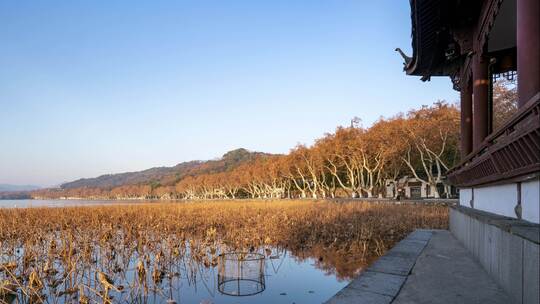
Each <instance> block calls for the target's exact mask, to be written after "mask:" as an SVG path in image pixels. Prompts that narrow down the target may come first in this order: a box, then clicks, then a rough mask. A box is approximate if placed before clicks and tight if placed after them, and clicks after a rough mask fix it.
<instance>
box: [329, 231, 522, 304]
mask: <svg viewBox="0 0 540 304" xmlns="http://www.w3.org/2000/svg"><path fill="white" fill-rule="evenodd" d="M326 303H327V304H349V303H355V304H363V303H365V304H390V303H393V304H409V303H411V304H412V303H420V304H421V303H434V304H437V303H463V304H469V303H471V304H472V303H494V304H498V303H501V304H503V303H505V304H506V303H512V302H511V301H510V299H509V297H508V296H507V294H506V293H505V292H504V291H503V290H502V289H501V288H500V287H498V286H497V284H496V283H495V281H494V280H493V279H491V278H490V277H489V275H488V274H487V272H485V271H484V269H483V268H482V267H481V265H480V264H478V262H476V261H475V260H474V259H473V257H472V255H471V254H470V253H469V252H468V251H467V250H466V249H465V248H464V247H463V246H461V244H460V243H459V242H458V241H457V240H456V239H455V238H454V237H453V236H452V235H451V234H450V232H449V231H446V230H416V231H415V232H413V233H411V234H410V235H409V236H408V237H407V238H405V239H404V240H402V241H401V242H399V243H398V244H397V245H396V246H395V247H394V248H392V249H391V250H390V251H388V253H387V254H386V255H384V256H382V257H381V258H379V259H378V260H377V261H376V262H375V263H373V265H371V266H370V267H369V268H368V269H367V270H366V271H364V272H363V273H362V274H361V275H360V276H359V277H358V278H356V279H355V280H353V281H352V282H351V283H350V284H349V285H348V286H347V287H345V288H344V289H343V290H341V291H340V292H338V293H337V294H336V295H335V296H334V297H332V298H331V299H330V300H328V301H327V302H326Z"/></svg>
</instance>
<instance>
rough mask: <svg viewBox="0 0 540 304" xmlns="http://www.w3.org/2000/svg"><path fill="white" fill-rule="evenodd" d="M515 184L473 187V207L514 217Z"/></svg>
mask: <svg viewBox="0 0 540 304" xmlns="http://www.w3.org/2000/svg"><path fill="white" fill-rule="evenodd" d="M516 204H517V185H516V184H515V183H514V184H508V185H497V186H488V187H481V188H474V208H475V209H480V210H484V211H488V212H491V213H495V214H499V215H504V216H508V217H513V218H515V217H516V213H515V211H514V207H516Z"/></svg>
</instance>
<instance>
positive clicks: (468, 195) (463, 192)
mask: <svg viewBox="0 0 540 304" xmlns="http://www.w3.org/2000/svg"><path fill="white" fill-rule="evenodd" d="M471 199H472V189H470V188H461V189H459V204H460V205H461V206H465V207H469V208H471V204H470V202H471Z"/></svg>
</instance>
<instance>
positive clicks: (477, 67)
mask: <svg viewBox="0 0 540 304" xmlns="http://www.w3.org/2000/svg"><path fill="white" fill-rule="evenodd" d="M488 77H489V75H488V59H487V58H486V57H484V56H482V55H481V54H478V53H477V54H475V55H474V58H473V148H474V149H475V150H476V149H478V147H480V145H481V144H482V141H483V140H484V138H486V137H487V136H488V95H489V94H488V90H489V79H488Z"/></svg>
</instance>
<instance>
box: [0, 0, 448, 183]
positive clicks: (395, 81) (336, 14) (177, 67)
mask: <svg viewBox="0 0 540 304" xmlns="http://www.w3.org/2000/svg"><path fill="white" fill-rule="evenodd" d="M410 44H411V41H410V11H409V1H407V0H401V1H396V0H386V1H354V0H350V1H340V0H336V1H329V0H328V1H314V0H309V1H308V0H306V1H290V0H287V1H275V0H273V1H199V0H197V1H144V3H143V1H52V0H47V1H1V2H0V130H1V131H0V183H12V184H38V185H54V184H58V183H61V182H64V181H69V180H73V179H77V178H80V177H93V176H97V175H101V174H106V173H114V172H123V171H133V170H141V169H145V168H149V167H152V166H163V165H167V166H170V165H174V164H176V163H179V162H182V161H187V160H192V159H211V158H216V157H219V156H220V155H222V154H223V153H225V152H226V151H228V150H231V149H234V148H239V147H244V148H247V149H250V150H257V151H265V152H272V153H285V152H287V151H288V150H289V149H290V148H291V147H293V146H294V145H295V144H297V143H306V144H311V143H312V142H313V140H314V139H316V138H318V137H321V136H322V135H323V134H324V133H325V132H330V131H333V130H334V129H335V127H336V126H337V125H347V124H349V121H350V119H351V118H352V117H354V116H358V117H360V118H362V120H363V124H364V125H365V126H369V125H370V124H371V123H373V121H375V120H376V119H377V118H378V117H380V116H381V115H382V116H391V115H393V114H395V113H397V112H400V111H407V110H408V109H410V108H414V107H419V106H420V105H422V104H430V103H432V102H434V101H436V100H437V99H446V100H448V101H450V102H455V101H456V100H457V98H458V96H457V92H454V91H452V89H451V83H450V80H449V79H447V78H441V79H433V80H432V81H431V82H430V83H422V82H421V81H420V80H419V79H418V78H416V77H408V76H405V74H404V73H403V71H402V59H401V58H400V56H399V55H398V54H397V53H395V52H394V48H395V47H397V46H399V47H402V48H403V49H404V50H406V51H407V52H408V53H409V54H410V53H411V46H410Z"/></svg>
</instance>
